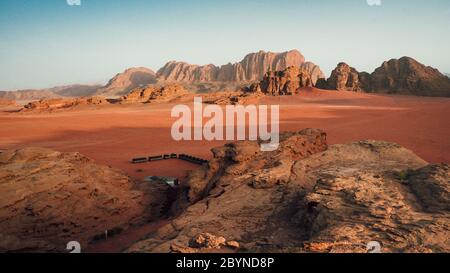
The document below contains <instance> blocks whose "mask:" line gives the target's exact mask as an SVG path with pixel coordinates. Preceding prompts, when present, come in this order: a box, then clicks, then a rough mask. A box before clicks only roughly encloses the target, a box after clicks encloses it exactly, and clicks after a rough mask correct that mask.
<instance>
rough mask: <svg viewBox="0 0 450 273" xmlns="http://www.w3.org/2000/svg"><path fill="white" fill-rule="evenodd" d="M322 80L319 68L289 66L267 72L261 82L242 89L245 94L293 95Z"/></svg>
mask: <svg viewBox="0 0 450 273" xmlns="http://www.w3.org/2000/svg"><path fill="white" fill-rule="evenodd" d="M322 78H323V73H322V71H321V70H320V68H319V67H318V66H316V65H314V64H313V63H305V64H304V65H302V66H300V67H295V66H291V67H288V68H286V69H285V70H283V71H275V72H273V71H270V72H267V73H266V75H265V76H264V78H263V80H262V81H261V82H259V83H255V84H252V85H251V86H250V87H248V88H246V89H244V90H245V91H247V92H253V93H264V94H267V95H272V96H280V95H293V94H296V93H298V92H299V91H300V89H301V88H304V87H313V86H314V85H315V83H316V82H317V81H318V80H319V79H322Z"/></svg>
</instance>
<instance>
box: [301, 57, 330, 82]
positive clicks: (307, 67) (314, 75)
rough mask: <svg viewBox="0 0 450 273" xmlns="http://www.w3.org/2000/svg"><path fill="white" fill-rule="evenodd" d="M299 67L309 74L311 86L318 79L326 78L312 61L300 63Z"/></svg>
mask: <svg viewBox="0 0 450 273" xmlns="http://www.w3.org/2000/svg"><path fill="white" fill-rule="evenodd" d="M300 69H301V70H302V71H304V72H306V73H308V74H309V76H310V77H311V81H312V85H313V86H316V84H317V81H318V80H320V79H325V78H326V77H325V74H324V73H323V72H322V70H321V69H320V67H319V66H318V65H316V64H314V63H312V62H306V63H302V64H301V65H300Z"/></svg>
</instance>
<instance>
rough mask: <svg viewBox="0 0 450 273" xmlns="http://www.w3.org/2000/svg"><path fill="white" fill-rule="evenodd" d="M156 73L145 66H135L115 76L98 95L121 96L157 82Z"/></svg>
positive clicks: (98, 91)
mask: <svg viewBox="0 0 450 273" xmlns="http://www.w3.org/2000/svg"><path fill="white" fill-rule="evenodd" d="M156 81H157V79H156V74H155V72H153V70H151V69H148V68H145V67H133V68H129V69H127V70H125V71H124V72H122V73H119V74H117V75H116V76H115V77H114V78H112V79H111V80H109V82H108V83H107V84H106V85H105V86H104V87H102V88H100V89H99V90H97V93H96V94H98V95H102V96H118V95H119V96H120V95H124V94H127V93H128V92H130V91H131V90H133V89H135V88H138V87H141V86H146V85H149V84H154V83H156Z"/></svg>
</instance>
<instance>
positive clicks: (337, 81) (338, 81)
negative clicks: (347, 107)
mask: <svg viewBox="0 0 450 273" xmlns="http://www.w3.org/2000/svg"><path fill="white" fill-rule="evenodd" d="M359 74H360V73H359V72H358V71H356V69H354V68H353V67H350V66H349V65H348V64H346V63H339V64H338V65H337V67H336V68H335V69H334V70H333V71H332V72H331V76H330V78H328V80H327V81H326V84H325V85H323V83H321V85H319V86H318V87H320V88H325V89H332V90H338V91H354V92H360V91H363V89H362V83H361V82H360V79H359Z"/></svg>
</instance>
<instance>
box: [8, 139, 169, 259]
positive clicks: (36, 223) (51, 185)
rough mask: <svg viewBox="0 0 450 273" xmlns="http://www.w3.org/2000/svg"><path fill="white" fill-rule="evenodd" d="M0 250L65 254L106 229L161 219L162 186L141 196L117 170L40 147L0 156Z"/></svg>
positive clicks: (116, 229)
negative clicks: (71, 246) (71, 245)
mask: <svg viewBox="0 0 450 273" xmlns="http://www.w3.org/2000/svg"><path fill="white" fill-rule="evenodd" d="M0 188H1V191H0V196H1V198H0V252H47V251H54V252H66V245H67V243H68V242H69V241H78V242H80V243H81V245H82V247H83V248H85V247H86V245H87V244H88V243H89V242H90V241H91V240H92V239H93V238H95V237H96V236H97V235H100V236H102V235H103V234H105V231H106V230H109V231H110V234H112V233H113V232H118V231H120V230H122V229H126V228H127V227H128V226H129V225H131V224H133V223H138V222H141V221H143V220H149V219H152V218H156V217H159V216H160V215H159V214H160V211H161V205H158V204H161V203H164V202H165V200H164V199H165V195H164V190H166V189H165V187H164V186H161V188H153V189H151V190H148V191H147V192H146V193H145V194H144V192H143V191H141V190H137V189H136V188H135V184H134V183H133V182H132V181H130V179H129V178H128V177H127V176H125V175H124V174H122V173H121V172H120V171H118V170H114V169H111V168H110V167H106V166H101V165H97V164H95V163H94V162H93V161H92V160H90V159H88V158H86V157H84V156H82V155H80V154H78V153H60V152H56V151H53V150H48V149H42V148H26V149H21V150H8V151H5V152H3V153H1V154H0Z"/></svg>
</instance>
